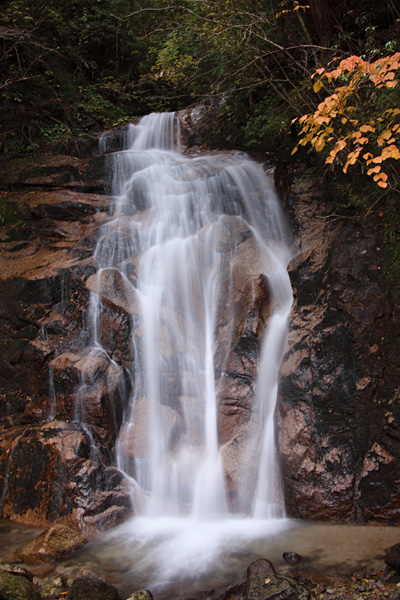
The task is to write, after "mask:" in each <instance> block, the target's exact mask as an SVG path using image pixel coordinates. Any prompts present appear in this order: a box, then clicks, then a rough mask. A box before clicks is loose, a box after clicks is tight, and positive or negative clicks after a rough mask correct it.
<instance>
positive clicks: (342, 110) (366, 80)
mask: <svg viewBox="0 0 400 600" xmlns="http://www.w3.org/2000/svg"><path fill="white" fill-rule="evenodd" d="M332 62H334V63H335V65H336V67H335V68H332V70H331V71H328V70H326V69H325V68H324V67H320V68H318V69H316V71H315V73H314V74H313V75H312V79H314V78H316V80H315V81H314V83H313V90H314V92H315V93H320V92H321V91H325V90H326V89H329V86H330V85H332V84H333V85H335V83H336V85H335V87H334V88H333V89H332V93H331V94H328V95H327V96H326V98H325V99H324V100H323V101H322V102H319V104H318V106H317V110H316V111H315V112H314V113H310V114H307V115H303V116H302V117H300V119H299V124H300V125H301V131H300V134H299V142H298V144H297V146H296V148H295V149H294V150H293V152H292V154H294V153H295V152H297V150H298V148H299V146H307V145H308V144H310V146H311V147H312V148H313V149H314V150H315V151H316V152H323V151H328V152H327V157H326V159H325V162H326V164H333V163H335V162H337V163H339V164H340V165H341V168H342V169H343V171H344V172H345V173H347V171H348V169H349V168H350V167H351V166H353V165H355V164H356V163H361V164H362V163H364V164H365V165H366V166H367V170H366V172H367V175H368V176H372V177H373V180H374V181H375V182H376V184H377V185H379V186H380V187H382V188H384V187H386V186H387V185H388V176H387V174H386V173H385V172H384V169H383V168H382V167H383V165H384V163H385V161H388V160H389V161H390V160H400V108H397V107H396V108H389V109H386V110H385V111H383V112H380V111H379V109H378V105H379V104H378V102H377V101H376V100H375V98H378V99H379V94H380V93H381V92H379V91H378V90H379V89H380V88H384V89H385V88H389V89H390V88H392V87H394V86H395V85H397V83H398V71H399V69H400V52H396V53H394V54H392V55H391V56H387V57H384V58H381V59H378V60H376V61H374V62H368V61H366V60H364V59H362V58H361V57H359V56H355V55H354V56H350V57H348V58H345V59H342V60H340V59H339V58H337V59H335V60H334V61H332ZM331 64H332V63H331ZM371 88H372V90H373V92H372V94H371ZM365 91H367V92H368V95H367V96H366V94H365ZM385 93H387V92H385ZM374 102H376V105H374ZM366 103H368V106H367V104H366ZM370 103H372V104H370ZM371 107H372V111H371ZM366 108H367V110H366ZM371 113H372V114H371ZM366 115H370V117H369V118H367V117H366ZM371 117H372V118H371ZM293 122H294V121H293Z"/></svg>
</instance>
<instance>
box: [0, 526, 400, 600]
mask: <svg viewBox="0 0 400 600" xmlns="http://www.w3.org/2000/svg"><path fill="white" fill-rule="evenodd" d="M40 531H42V530H41V529H40V530H39V529H37V528H27V527H26V526H22V525H19V524H16V523H11V522H9V521H2V522H0V537H1V540H2V549H1V550H0V561H4V560H5V557H6V555H7V553H8V552H10V551H11V550H13V549H14V548H16V547H18V546H20V545H21V544H23V543H25V542H27V541H28V540H30V539H33V538H34V537H35V536H36V535H38V533H40ZM194 536H195V537H194ZM399 537H400V534H399V528H398V527H383V526H372V525H371V526H363V525H335V524H325V523H300V522H296V521H291V520H287V521H286V522H285V529H283V530H282V529H281V530H280V531H276V532H275V533H274V532H273V531H271V526H270V524H269V525H268V524H266V522H265V520H264V521H257V520H255V519H252V520H249V521H248V522H247V523H246V522H245V521H244V520H238V521H236V523H235V521H234V520H231V521H227V522H224V523H223V524H221V523H219V524H218V523H216V522H209V523H204V522H203V523H202V524H201V527H199V528H198V530H197V531H195V530H194V529H193V527H192V526H191V525H190V524H189V522H187V523H186V526H185V523H184V522H183V520H182V519H179V520H178V519H165V520H157V519H156V520H151V522H150V521H147V522H146V519H143V520H141V519H135V520H132V521H130V522H128V523H125V524H124V527H123V529H122V528H121V527H120V528H117V529H116V530H114V531H113V532H112V533H111V534H106V535H101V536H98V537H96V538H94V539H93V540H92V541H90V542H89V543H88V544H87V545H86V546H85V547H84V548H83V549H82V550H81V551H80V552H79V553H78V554H76V555H75V556H74V557H72V558H70V559H68V560H65V561H63V562H60V563H57V564H56V565H55V567H54V570H53V571H52V572H51V573H49V574H48V575H46V576H45V577H41V578H35V581H37V582H38V583H44V582H45V581H51V580H52V579H55V578H56V577H57V576H58V575H61V576H65V577H66V578H67V581H68V582H69V583H71V582H72V579H73V578H74V577H75V576H76V575H77V573H78V571H79V570H80V569H81V568H86V569H89V570H92V571H94V572H96V573H98V575H99V576H101V577H102V578H103V579H106V580H107V581H108V582H109V583H112V584H113V585H115V586H116V587H118V589H119V591H120V593H121V595H122V597H123V598H127V597H128V596H129V595H130V594H131V593H132V592H133V591H136V590H139V589H150V590H151V591H152V593H153V595H154V597H155V599H156V600H167V599H169V600H174V599H178V598H184V597H186V598H188V597H190V598H194V600H197V599H198V600H200V599H202V598H205V597H210V598H212V597H218V595H220V594H221V593H222V592H223V591H224V589H225V588H226V587H227V586H228V585H232V584H234V583H239V582H241V581H244V580H245V576H246V569H247V567H248V565H249V564H250V563H251V562H252V561H253V560H256V559H257V558H268V559H269V560H271V562H272V563H273V564H274V566H275V568H276V569H277V571H278V572H279V573H281V574H284V573H291V574H294V572H297V573H300V574H307V573H313V574H319V575H321V576H324V575H333V574H345V575H348V574H351V573H352V572H354V571H359V570H364V569H368V570H370V571H373V570H376V571H382V570H383V569H384V566H385V565H384V562H383V557H384V554H385V551H386V550H387V549H388V548H389V547H390V546H392V545H393V544H395V543H398V541H399ZM171 548H173V549H174V552H173V555H171V554H170V550H171ZM210 548H212V550H210ZM193 549H194V550H193ZM283 552H297V553H298V554H300V555H301V556H302V557H303V558H302V560H301V561H300V562H299V563H298V564H297V565H296V566H295V567H290V566H289V565H288V564H287V563H286V562H285V561H284V560H283V558H282V554H283ZM26 567H27V568H28V569H29V568H30V566H29V565H26ZM211 590H214V591H213V592H211Z"/></svg>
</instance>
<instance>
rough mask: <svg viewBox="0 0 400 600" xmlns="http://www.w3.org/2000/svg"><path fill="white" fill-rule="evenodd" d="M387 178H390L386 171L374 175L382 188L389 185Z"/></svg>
mask: <svg viewBox="0 0 400 600" xmlns="http://www.w3.org/2000/svg"><path fill="white" fill-rule="evenodd" d="M387 178H388V176H387V175H386V173H376V175H374V177H373V179H374V181H375V182H376V183H377V184H378V185H379V187H381V188H385V187H387V185H388V184H387Z"/></svg>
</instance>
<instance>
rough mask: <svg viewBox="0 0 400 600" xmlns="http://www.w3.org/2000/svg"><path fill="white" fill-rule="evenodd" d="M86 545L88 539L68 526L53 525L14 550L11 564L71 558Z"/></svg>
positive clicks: (10, 557)
mask: <svg viewBox="0 0 400 600" xmlns="http://www.w3.org/2000/svg"><path fill="white" fill-rule="evenodd" d="M85 544H86V538H85V537H84V536H83V535H82V534H81V533H80V532H79V531H77V530H75V529H72V528H71V527H68V525H63V524H58V525H52V526H51V527H49V528H48V529H46V530H45V531H43V533H41V534H40V535H38V536H37V537H36V538H34V539H33V540H31V541H30V542H27V543H26V544H23V546H20V547H19V548H17V549H16V550H14V551H13V552H12V553H11V555H10V556H9V560H10V561H11V562H23V563H26V564H28V565H29V564H35V563H42V562H54V561H57V560H61V559H64V558H69V557H70V556H72V555H73V554H75V553H76V552H77V551H78V550H79V549H80V548H82V546H84V545H85Z"/></svg>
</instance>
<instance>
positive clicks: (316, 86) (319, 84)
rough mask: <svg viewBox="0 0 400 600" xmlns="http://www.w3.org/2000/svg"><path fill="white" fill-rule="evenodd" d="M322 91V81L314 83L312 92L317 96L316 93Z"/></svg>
mask: <svg viewBox="0 0 400 600" xmlns="http://www.w3.org/2000/svg"><path fill="white" fill-rule="evenodd" d="M321 89H322V81H321V80H319V81H316V82H315V83H314V85H313V90H314V92H315V93H316V94H318V92H319V91H320V90H321Z"/></svg>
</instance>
